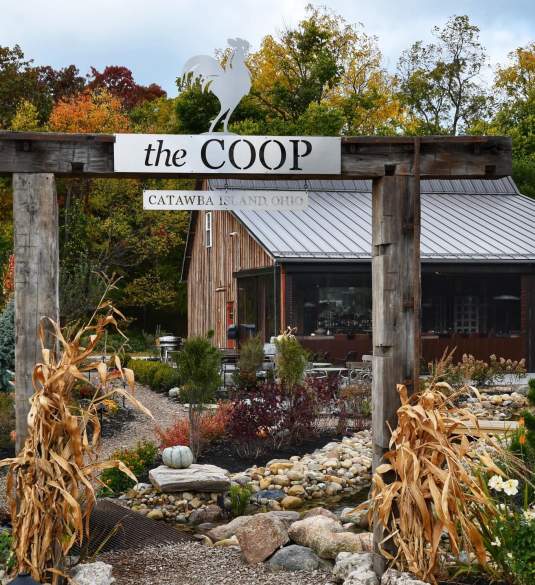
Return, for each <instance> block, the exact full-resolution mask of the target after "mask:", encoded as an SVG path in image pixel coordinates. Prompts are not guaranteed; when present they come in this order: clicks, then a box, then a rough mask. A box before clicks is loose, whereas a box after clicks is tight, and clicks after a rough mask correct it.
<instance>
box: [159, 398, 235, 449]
mask: <svg viewBox="0 0 535 585" xmlns="http://www.w3.org/2000/svg"><path fill="white" fill-rule="evenodd" d="M232 408H233V407H232V404H230V403H228V402H219V403H218V406H217V410H216V411H215V412H205V413H204V414H203V415H202V417H201V425H200V436H201V448H206V447H207V446H208V445H209V444H210V443H212V442H213V441H217V440H218V439H221V438H223V437H224V436H225V435H226V432H227V426H228V423H229V420H230V417H231V415H232ZM156 434H157V435H158V438H159V439H160V448H161V449H165V448H166V447H174V446H175V445H189V439H190V437H189V419H187V418H178V419H177V420H176V421H175V422H174V423H173V424H172V425H171V426H170V427H168V428H166V429H163V428H161V427H156Z"/></svg>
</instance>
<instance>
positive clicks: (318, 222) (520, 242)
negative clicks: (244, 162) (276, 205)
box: [210, 178, 535, 262]
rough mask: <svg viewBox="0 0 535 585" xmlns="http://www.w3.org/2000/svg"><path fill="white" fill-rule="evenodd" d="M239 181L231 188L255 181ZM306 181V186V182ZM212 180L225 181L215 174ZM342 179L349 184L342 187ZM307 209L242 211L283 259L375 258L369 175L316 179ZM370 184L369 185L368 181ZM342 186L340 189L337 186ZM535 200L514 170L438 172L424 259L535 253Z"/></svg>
mask: <svg viewBox="0 0 535 585" xmlns="http://www.w3.org/2000/svg"><path fill="white" fill-rule="evenodd" d="M251 183H252V181H247V180H243V181H232V182H229V183H228V185H227V186H228V188H242V189H244V188H252V185H251ZM298 183H301V187H300V188H303V186H304V185H303V184H302V183H303V182H300V181H299V182H298ZM364 183H366V185H363V184H364ZM210 184H211V186H212V187H215V186H216V185H217V186H219V185H221V186H223V185H224V182H222V181H210ZM254 184H255V188H271V189H273V188H281V190H287V188H288V187H289V186H293V188H294V189H295V188H296V185H295V183H293V182H289V181H254ZM340 184H342V185H341V186H342V188H340ZM308 186H309V188H310V189H311V188H312V187H316V188H317V187H318V186H321V187H323V188H324V190H321V191H320V190H314V191H309V206H308V208H307V209H305V210H303V211H286V212H277V211H275V212H262V213H257V212H254V211H238V212H235V215H236V217H238V218H239V219H240V220H241V221H242V222H243V223H244V224H245V226H246V228H247V229H248V230H249V231H250V232H251V233H252V234H253V235H254V236H255V237H256V238H257V239H258V241H259V242H260V243H261V244H262V245H263V246H264V247H265V248H266V249H267V250H268V252H269V253H271V254H272V255H273V256H275V257H276V258H279V259H284V258H286V259H292V258H303V259H309V260H322V259H323V260H325V259H339V260H344V259H347V260H350V259H369V258H370V250H371V193H370V192H369V188H370V187H371V184H370V182H369V181H336V182H333V181H330V182H329V181H309V182H308ZM365 186H367V187H368V190H367V191H365V190H364V187H365ZM336 187H337V188H338V189H339V190H336V191H333V190H332V189H333V188H336ZM534 233H535V201H534V200H532V199H530V198H528V197H524V196H523V195H520V194H518V191H517V189H516V186H515V184H514V182H513V181H512V180H511V179H510V178H504V179H498V180H492V181H487V180H470V179H463V180H431V181H423V184H422V238H421V254H422V260H428V261H448V260H465V261H498V262H532V261H535V238H534V237H533V234H534Z"/></svg>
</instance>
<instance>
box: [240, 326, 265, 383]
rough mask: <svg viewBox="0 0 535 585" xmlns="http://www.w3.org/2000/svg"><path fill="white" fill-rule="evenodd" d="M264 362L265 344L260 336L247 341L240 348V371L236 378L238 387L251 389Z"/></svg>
mask: <svg viewBox="0 0 535 585" xmlns="http://www.w3.org/2000/svg"><path fill="white" fill-rule="evenodd" d="M263 362H264V344H263V343H262V340H261V339H260V337H259V336H254V337H251V338H250V339H247V341H245V342H244V343H243V344H242V345H241V348H240V359H239V360H238V371H237V373H236V376H235V382H236V386H238V387H240V388H241V387H244V388H247V387H250V386H254V385H255V384H256V373H257V372H258V370H259V369H260V368H261V367H262V363H263Z"/></svg>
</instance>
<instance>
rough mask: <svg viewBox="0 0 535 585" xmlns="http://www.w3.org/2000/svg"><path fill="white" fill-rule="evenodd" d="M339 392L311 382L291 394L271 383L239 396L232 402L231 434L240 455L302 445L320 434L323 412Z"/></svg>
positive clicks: (298, 386)
mask: <svg viewBox="0 0 535 585" xmlns="http://www.w3.org/2000/svg"><path fill="white" fill-rule="evenodd" d="M334 391H335V388H334V386H333V385H331V384H330V383H328V382H327V383H326V382H325V381H322V380H310V381H307V383H306V384H304V385H296V386H294V387H293V388H292V389H291V390H288V389H286V388H285V387H283V386H281V385H279V384H276V383H273V382H270V383H266V384H262V385H259V386H257V387H256V388H253V389H250V388H249V389H247V390H246V391H239V392H237V393H236V394H235V395H234V397H233V400H232V417H231V418H230V420H229V424H228V432H229V435H230V437H231V439H232V441H233V443H234V445H235V447H236V448H237V450H238V451H239V452H245V451H247V452H257V453H258V452H261V451H263V450H265V449H269V448H272V447H281V446H282V445H284V444H290V443H294V442H299V441H302V440H306V439H308V438H311V437H313V436H314V435H315V434H316V433H317V427H316V423H317V420H318V413H319V411H320V410H321V408H322V407H323V406H325V405H327V404H329V403H330V402H331V401H332V400H333V398H334Z"/></svg>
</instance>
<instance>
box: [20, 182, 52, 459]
mask: <svg viewBox="0 0 535 585" xmlns="http://www.w3.org/2000/svg"><path fill="white" fill-rule="evenodd" d="M13 221H14V227H15V412H16V431H17V441H16V448H17V452H18V451H19V450H20V449H21V447H22V446H23V445H24V440H25V438H26V434H27V417H28V412H29V410H30V403H29V399H30V398H31V396H32V394H33V386H32V372H33V368H34V366H35V364H36V362H39V361H41V347H40V343H39V339H38V327H39V321H40V319H41V318H42V317H50V318H52V319H54V320H56V321H57V320H58V318H59V286H58V285H59V283H58V275H59V241H58V239H59V238H58V205H57V199H56V186H55V180H54V175H53V174H41V173H14V174H13Z"/></svg>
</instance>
